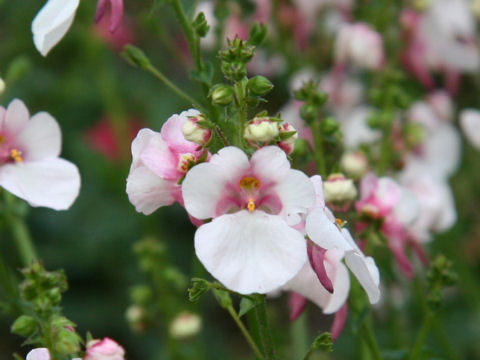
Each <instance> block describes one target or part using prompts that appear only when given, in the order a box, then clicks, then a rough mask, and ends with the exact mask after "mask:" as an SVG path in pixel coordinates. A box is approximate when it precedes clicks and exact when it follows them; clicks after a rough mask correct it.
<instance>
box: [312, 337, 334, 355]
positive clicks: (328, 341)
mask: <svg viewBox="0 0 480 360" xmlns="http://www.w3.org/2000/svg"><path fill="white" fill-rule="evenodd" d="M311 349H312V350H320V351H325V352H332V351H333V340H332V334H330V333H329V332H324V333H321V334H320V335H319V336H317V338H316V339H315V340H313V343H312V346H311Z"/></svg>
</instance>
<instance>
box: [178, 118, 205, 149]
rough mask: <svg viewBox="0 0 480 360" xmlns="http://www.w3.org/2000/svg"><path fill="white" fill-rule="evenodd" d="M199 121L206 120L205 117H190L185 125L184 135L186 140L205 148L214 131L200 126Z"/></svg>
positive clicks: (183, 128)
mask: <svg viewBox="0 0 480 360" xmlns="http://www.w3.org/2000/svg"><path fill="white" fill-rule="evenodd" d="M199 120H204V118H203V115H198V116H192V117H189V118H188V119H187V120H186V121H185V122H184V123H183V126H182V133H183V136H184V137H185V139H186V140H188V141H191V142H194V143H196V144H198V145H200V146H205V145H207V144H208V143H209V142H210V139H211V138H212V130H210V129H207V128H205V127H203V126H202V125H200V124H199V123H198V121H199Z"/></svg>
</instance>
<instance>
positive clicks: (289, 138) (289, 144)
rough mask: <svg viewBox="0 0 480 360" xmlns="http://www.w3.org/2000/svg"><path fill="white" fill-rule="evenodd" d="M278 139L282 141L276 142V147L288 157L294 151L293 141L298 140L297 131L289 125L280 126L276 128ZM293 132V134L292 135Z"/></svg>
mask: <svg viewBox="0 0 480 360" xmlns="http://www.w3.org/2000/svg"><path fill="white" fill-rule="evenodd" d="M278 130H279V135H280V138H281V139H282V138H284V137H285V139H284V140H282V141H279V142H278V144H277V145H278V146H279V147H280V148H281V149H282V150H283V151H285V153H286V154H287V155H290V154H291V153H292V152H293V150H294V149H295V141H297V139H298V132H297V130H296V129H295V128H294V127H293V126H292V125H290V124H289V123H284V124H281V125H280V126H279V127H278ZM293 132H295V133H293Z"/></svg>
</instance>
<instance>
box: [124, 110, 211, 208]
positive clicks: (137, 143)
mask: <svg viewBox="0 0 480 360" xmlns="http://www.w3.org/2000/svg"><path fill="white" fill-rule="evenodd" d="M199 114H200V113H199V112H198V111H197V110H194V109H190V110H188V111H184V112H182V113H181V114H180V115H173V116H171V117H170V118H169V119H168V120H167V122H166V123H165V124H164V125H163V126H162V130H161V132H155V131H152V130H150V129H142V130H140V131H139V133H138V135H137V137H136V138H135V139H134V140H133V142H132V165H131V167H130V173H129V175H128V178H127V194H128V198H129V200H130V202H131V203H132V204H133V205H134V206H135V209H136V210H137V211H138V212H141V213H143V214H145V215H149V214H151V213H152V212H154V211H155V210H157V209H158V208H159V207H161V206H166V205H171V204H173V203H174V202H175V201H178V202H179V203H180V204H183V199H182V194H181V187H180V185H179V181H180V179H181V178H182V177H183V176H185V174H186V172H187V171H188V169H189V168H190V167H191V166H192V165H193V164H195V163H196V162H197V161H199V160H201V158H202V157H206V155H207V154H206V153H205V150H203V149H202V148H199V146H198V145H197V144H195V143H193V142H190V141H187V140H185V138H184V136H183V133H182V127H183V125H184V123H185V122H186V121H187V119H188V117H189V116H198V115H199Z"/></svg>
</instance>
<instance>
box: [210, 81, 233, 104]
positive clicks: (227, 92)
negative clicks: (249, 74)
mask: <svg viewBox="0 0 480 360" xmlns="http://www.w3.org/2000/svg"><path fill="white" fill-rule="evenodd" d="M209 95H210V99H211V100H212V103H213V104H215V105H228V104H230V103H231V102H232V101H233V89H232V87H231V86H229V85H225V84H217V85H215V86H214V87H212V89H211V90H210V94H209Z"/></svg>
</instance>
